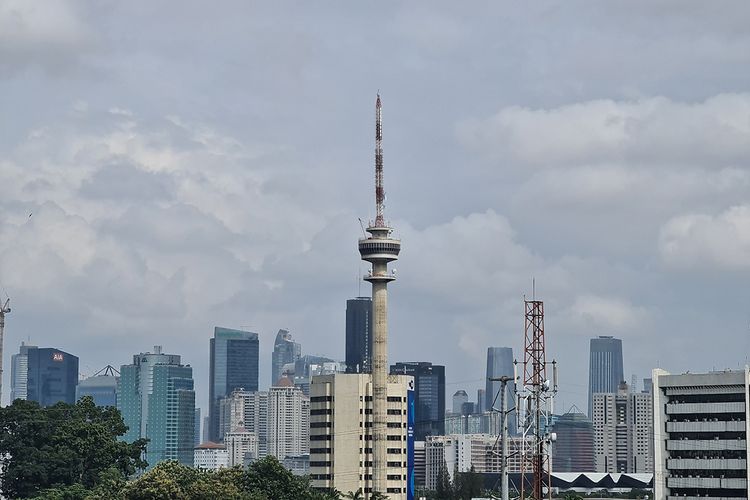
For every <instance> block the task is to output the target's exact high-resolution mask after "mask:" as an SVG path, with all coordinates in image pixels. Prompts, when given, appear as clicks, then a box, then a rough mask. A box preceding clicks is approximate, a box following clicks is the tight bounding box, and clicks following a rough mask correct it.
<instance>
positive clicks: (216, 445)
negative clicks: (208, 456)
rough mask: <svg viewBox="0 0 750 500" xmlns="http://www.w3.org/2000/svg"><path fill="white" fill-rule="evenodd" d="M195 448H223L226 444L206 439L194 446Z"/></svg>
mask: <svg viewBox="0 0 750 500" xmlns="http://www.w3.org/2000/svg"><path fill="white" fill-rule="evenodd" d="M195 449H196V450H225V449H226V446H224V445H223V444H219V443H214V442H213V441H206V442H205V443H201V444H199V445H198V446H196V447H195Z"/></svg>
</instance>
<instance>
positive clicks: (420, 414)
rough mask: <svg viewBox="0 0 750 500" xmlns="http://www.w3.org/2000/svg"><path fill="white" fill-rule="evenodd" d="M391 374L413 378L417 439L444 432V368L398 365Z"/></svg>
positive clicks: (394, 366) (421, 364)
mask: <svg viewBox="0 0 750 500" xmlns="http://www.w3.org/2000/svg"><path fill="white" fill-rule="evenodd" d="M391 374H392V375H411V376H412V377H414V404H415V408H414V410H415V414H414V421H415V425H414V439H415V440H416V441H424V439H425V436H433V435H440V434H443V433H444V432H445V367H444V366H440V365H433V364H432V363H427V362H413V363H396V364H395V365H391Z"/></svg>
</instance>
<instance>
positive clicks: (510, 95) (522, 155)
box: [0, 0, 750, 409]
mask: <svg viewBox="0 0 750 500" xmlns="http://www.w3.org/2000/svg"><path fill="white" fill-rule="evenodd" d="M749 24H750V4H748V3H747V2H744V1H738V2H725V3H722V5H721V8H716V7H715V6H714V5H713V4H710V3H706V2H685V1H679V2H678V1H673V2H672V1H665V2H640V3H638V2H630V1H628V2H559V3H548V2H534V3H533V4H530V5H526V4H519V3H517V2H476V3H472V4H471V5H470V7H467V5H466V4H464V3H460V2H459V3H457V2H434V1H429V2H427V1H425V2H408V3H407V2H403V3H401V2H377V3H360V2H355V3H351V2H342V3H333V2H305V1H299V2H246V1H237V2H232V1H226V2H219V3H218V4H217V3H211V4H210V5H209V3H206V2H184V1H180V2H170V1H158V2H115V1H111V0H105V1H102V2H72V1H70V2H69V1H65V0H49V1H46V2H44V3H43V4H42V3H38V2H27V1H24V0H3V1H1V2H0V103H2V114H1V115H0V284H1V285H2V289H0V295H2V296H3V297H4V296H5V294H6V293H7V295H9V296H10V297H11V302H12V306H13V311H12V313H11V314H10V315H9V316H8V319H7V328H6V337H5V355H4V361H5V373H4V377H3V378H4V384H3V388H4V391H3V392H4V394H3V399H4V401H7V399H8V394H9V375H10V355H11V354H12V353H13V352H17V348H18V345H19V343H20V342H21V341H22V340H28V339H30V340H31V342H32V343H35V344H37V345H42V346H55V347H58V348H61V349H64V350H66V351H68V352H71V353H73V354H77V355H78V356H79V357H80V358H81V367H80V371H81V372H82V374H84V375H90V374H91V373H93V372H94V371H96V370H97V369H99V368H102V367H103V366H105V365H106V364H113V365H120V364H123V363H128V362H129V361H130V360H131V359H132V354H133V353H137V352H141V351H146V350H150V349H151V348H152V346H153V345H154V344H161V345H163V346H164V349H165V351H167V352H174V353H179V354H182V355H183V356H184V360H185V362H187V363H190V364H191V365H192V366H193V367H194V369H195V378H196V387H197V390H198V404H199V405H200V406H204V407H205V401H206V399H207V379H208V339H209V337H210V336H211V334H212V330H213V326H214V325H222V326H228V327H238V328H247V329H250V330H253V331H257V332H259V333H260V334H261V357H262V364H261V383H262V384H265V385H267V384H268V383H269V379H270V351H271V348H272V342H273V338H274V336H275V333H276V331H277V330H278V329H279V328H289V329H290V330H291V331H292V333H293V335H294V337H295V338H296V339H297V340H298V341H300V342H301V343H302V345H303V351H304V352H305V353H311V354H321V355H329V356H332V357H338V358H342V357H343V353H344V309H345V301H346V299H347V298H351V297H354V296H356V295H358V294H359V293H360V292H359V286H360V285H359V284H358V278H357V277H358V275H361V274H362V273H364V272H365V270H366V267H365V266H364V264H363V263H361V262H360V261H359V255H358V252H357V238H358V237H359V236H360V235H361V229H360V226H359V222H358V217H362V218H363V219H367V218H368V217H371V216H372V214H373V212H374V201H373V198H374V196H373V186H372V183H373V170H374V167H373V115H374V109H373V106H374V101H375V94H376V92H377V91H378V89H380V92H381V94H382V96H383V102H384V120H385V131H384V136H385V137H384V145H385V180H386V189H387V192H388V206H387V208H386V211H387V212H386V215H387V217H388V218H389V219H390V221H391V223H392V225H393V226H394V227H395V228H396V234H397V236H399V237H400V238H401V239H402V240H403V251H402V257H401V259H400V260H399V261H398V262H397V268H398V271H399V272H398V276H399V279H398V281H396V282H395V283H394V284H393V285H392V286H391V288H390V290H391V302H390V313H391V316H390V326H391V330H390V360H391V361H400V360H425V361H432V362H434V363H443V364H445V365H446V366H447V378H448V393H449V396H450V394H452V393H453V392H454V391H455V390H457V389H466V390H467V391H469V392H470V394H476V392H475V390H476V388H477V387H479V386H482V385H483V377H484V357H485V352H486V348H487V346H489V345H495V346H511V347H513V348H514V349H515V351H516V353H517V356H520V354H521V353H520V350H521V349H522V343H523V336H522V335H523V296H524V294H531V283H532V278H535V279H536V294H537V297H538V298H541V299H543V300H544V301H545V311H546V334H547V342H548V344H547V346H548V357H554V358H556V359H557V360H558V361H559V370H560V378H561V380H560V382H561V390H560V394H559V398H558V402H557V408H558V409H567V407H569V406H570V405H572V404H577V405H578V406H579V407H581V408H583V407H584V406H585V402H586V386H587V364H588V339H589V338H590V337H592V336H596V335H614V336H617V337H620V338H622V339H623V344H624V354H625V367H626V377H627V378H628V380H630V376H631V375H632V374H636V375H637V376H638V377H639V379H640V378H642V377H644V376H648V374H649V373H650V370H651V369H652V368H653V367H656V366H660V367H663V368H665V369H667V370H670V371H684V370H691V371H703V370H711V369H724V368H737V367H738V366H740V365H744V364H745V363H746V362H747V360H748V354H749V353H750V340H749V339H750V310H749V309H748V307H749V306H750V291H749V289H750V287H749V285H748V283H749V281H750V280H749V279H748V278H750V69H749V68H750V30H748V28H747V26H748V25H749ZM29 214H33V216H32V217H29ZM368 287H369V285H367V284H366V283H365V284H362V287H361V290H362V293H363V294H364V293H368V292H369V290H368ZM473 397H474V396H473ZM473 397H472V399H473Z"/></svg>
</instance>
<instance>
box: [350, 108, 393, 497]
mask: <svg viewBox="0 0 750 500" xmlns="http://www.w3.org/2000/svg"><path fill="white" fill-rule="evenodd" d="M382 133H383V126H382V107H381V102H380V95H378V98H377V101H376V104H375V142H376V147H375V207H376V214H377V215H376V218H375V221H374V222H373V223H371V224H370V227H368V228H367V232H368V233H370V236H369V237H367V238H362V239H360V240H359V253H360V255H361V257H362V260H364V261H367V262H369V263H370V264H372V269H371V270H370V272H369V273H368V274H367V276H365V277H364V279H365V281H369V282H370V283H372V315H373V325H372V338H373V342H372V438H373V443H372V452H373V468H372V479H373V491H376V492H379V493H382V494H386V493H387V488H388V454H387V451H388V442H387V432H388V426H387V404H388V403H387V388H388V283H389V282H391V281H393V280H395V279H396V276H395V273H390V274H389V273H388V263H389V262H392V261H394V260H396V259H398V254H399V252H400V251H401V241H400V240H397V239H394V238H391V233H392V232H393V229H391V228H390V227H388V225H387V223H386V222H385V216H384V213H383V201H384V199H385V188H384V186H383V147H382V137H383V136H382ZM399 460H401V459H399Z"/></svg>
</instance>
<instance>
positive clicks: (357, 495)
mask: <svg viewBox="0 0 750 500" xmlns="http://www.w3.org/2000/svg"><path fill="white" fill-rule="evenodd" d="M344 499H345V500H365V496H364V495H363V494H362V488H360V489H358V490H357V491H350V492H349V493H346V494H344Z"/></svg>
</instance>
